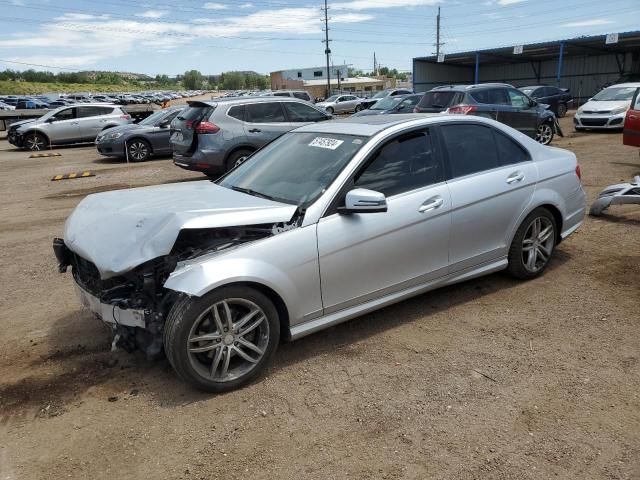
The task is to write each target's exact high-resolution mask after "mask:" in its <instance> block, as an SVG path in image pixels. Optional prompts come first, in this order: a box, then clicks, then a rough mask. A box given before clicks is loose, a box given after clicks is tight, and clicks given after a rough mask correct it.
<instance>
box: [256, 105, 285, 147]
mask: <svg viewBox="0 0 640 480" xmlns="http://www.w3.org/2000/svg"><path fill="white" fill-rule="evenodd" d="M292 128H293V124H291V123H290V122H289V121H288V120H287V117H286V116H285V113H284V109H283V108H282V102H260V103H250V104H247V105H246V106H245V124H244V132H245V135H246V137H247V140H248V141H249V143H251V145H253V146H254V147H255V148H260V147H262V146H263V145H266V144H267V143H269V142H270V141H272V140H274V139H276V138H278V137H279V136H280V135H282V134H283V133H286V132H288V131H289V130H291V129H292Z"/></svg>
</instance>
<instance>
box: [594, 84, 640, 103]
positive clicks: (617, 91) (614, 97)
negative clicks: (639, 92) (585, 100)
mask: <svg viewBox="0 0 640 480" xmlns="http://www.w3.org/2000/svg"><path fill="white" fill-rule="evenodd" d="M634 93H636V87H609V88H605V89H604V90H602V91H600V92H599V93H598V94H596V95H595V96H594V97H593V98H592V99H591V100H595V101H596V102H606V101H625V100H631V99H632V98H633V94H634Z"/></svg>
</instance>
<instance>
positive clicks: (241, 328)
mask: <svg viewBox="0 0 640 480" xmlns="http://www.w3.org/2000/svg"><path fill="white" fill-rule="evenodd" d="M269 335H270V330H269V322H268V321H267V317H266V314H265V313H264V311H263V310H262V309H261V308H260V307H259V306H258V305H256V304H255V303H253V302H251V301H249V300H246V299H243V298H228V299H225V300H222V301H220V302H217V303H215V304H214V305H213V306H211V307H210V308H208V309H206V310H205V311H204V312H203V313H202V314H200V316H199V317H198V318H197V319H196V321H195V322H194V324H193V326H192V327H191V331H190V332H189V337H188V340H187V350H188V353H189V361H190V362H191V366H192V367H193V368H194V369H195V370H196V371H197V372H198V374H199V375H200V376H202V377H203V378H206V379H208V380H214V381H216V382H229V381H231V380H235V379H237V378H240V377H243V376H245V375H247V374H248V373H249V372H251V371H252V370H253V369H254V368H255V367H256V365H257V364H258V362H259V361H260V359H261V358H262V357H263V356H264V354H265V352H266V350H267V345H268V343H269Z"/></svg>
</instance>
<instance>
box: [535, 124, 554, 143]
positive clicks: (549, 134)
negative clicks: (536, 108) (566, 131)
mask: <svg viewBox="0 0 640 480" xmlns="http://www.w3.org/2000/svg"><path fill="white" fill-rule="evenodd" d="M554 135H555V128H554V126H553V121H547V122H544V123H541V124H540V126H539V127H538V131H537V132H536V142H538V143H540V144H542V145H549V144H550V143H551V142H552V141H553V137H554Z"/></svg>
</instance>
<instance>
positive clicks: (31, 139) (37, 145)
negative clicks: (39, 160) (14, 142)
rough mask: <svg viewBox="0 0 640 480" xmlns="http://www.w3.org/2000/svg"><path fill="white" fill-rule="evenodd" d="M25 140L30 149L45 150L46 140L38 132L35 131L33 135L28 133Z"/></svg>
mask: <svg viewBox="0 0 640 480" xmlns="http://www.w3.org/2000/svg"><path fill="white" fill-rule="evenodd" d="M25 142H26V144H27V148H28V149H29V150H34V151H40V150H43V149H44V147H45V146H46V143H45V141H44V140H43V139H42V137H41V136H40V135H38V134H37V133H33V134H31V135H28V136H27V138H26V140H25Z"/></svg>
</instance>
